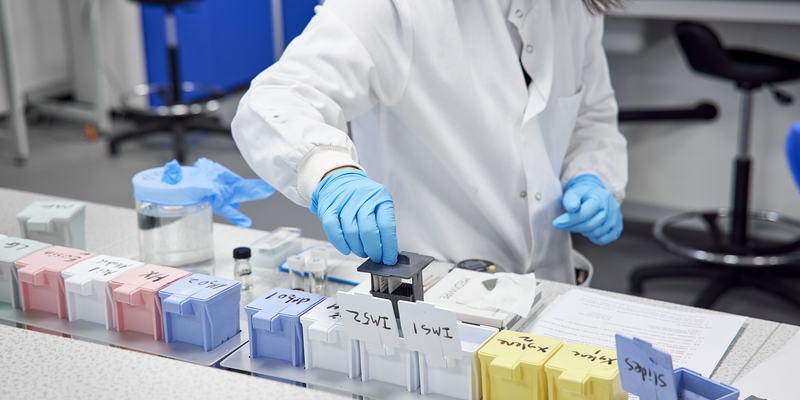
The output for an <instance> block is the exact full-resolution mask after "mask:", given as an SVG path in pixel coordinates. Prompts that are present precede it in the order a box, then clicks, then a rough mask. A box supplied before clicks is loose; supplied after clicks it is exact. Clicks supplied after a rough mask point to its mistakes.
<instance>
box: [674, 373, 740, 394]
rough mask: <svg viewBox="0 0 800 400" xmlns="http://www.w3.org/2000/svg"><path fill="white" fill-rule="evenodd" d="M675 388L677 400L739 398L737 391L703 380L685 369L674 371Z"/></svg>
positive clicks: (727, 386) (718, 383)
mask: <svg viewBox="0 0 800 400" xmlns="http://www.w3.org/2000/svg"><path fill="white" fill-rule="evenodd" d="M675 386H677V387H678V398H687V399H690V398H691V399H706V400H736V399H738V398H739V389H736V388H733V387H731V386H729V385H726V384H724V383H721V382H716V381H712V380H711V379H708V378H704V377H703V376H702V375H700V374H698V373H697V372H694V371H692V370H689V369H686V368H676V369H675ZM686 392H689V393H686Z"/></svg>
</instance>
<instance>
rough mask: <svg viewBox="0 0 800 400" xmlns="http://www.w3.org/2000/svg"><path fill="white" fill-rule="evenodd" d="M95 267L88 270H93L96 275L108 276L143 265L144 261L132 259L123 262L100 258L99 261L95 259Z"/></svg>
mask: <svg viewBox="0 0 800 400" xmlns="http://www.w3.org/2000/svg"><path fill="white" fill-rule="evenodd" d="M94 265H95V266H94V267H93V268H91V269H89V270H88V271H86V272H91V273H93V274H96V275H102V276H108V275H112V274H116V273H119V271H121V270H123V269H125V268H130V267H138V266H140V265H142V263H140V262H137V261H130V262H122V261H117V260H109V259H107V258H100V259H99V260H97V261H94Z"/></svg>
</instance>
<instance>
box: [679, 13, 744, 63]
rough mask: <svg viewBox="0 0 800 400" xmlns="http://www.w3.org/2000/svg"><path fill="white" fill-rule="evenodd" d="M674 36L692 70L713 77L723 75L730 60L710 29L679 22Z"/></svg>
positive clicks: (695, 24) (691, 23)
mask: <svg viewBox="0 0 800 400" xmlns="http://www.w3.org/2000/svg"><path fill="white" fill-rule="evenodd" d="M675 35H676V36H677V37H678V42H679V43H680V45H681V48H682V49H683V53H684V54H685V55H686V59H687V60H688V61H689V64H690V65H691V66H692V68H694V69H695V70H696V71H698V72H702V73H706V74H710V75H714V76H721V75H723V76H724V75H725V74H724V72H723V71H724V70H726V69H727V68H728V66H729V65H730V63H731V60H730V57H729V56H728V53H727V52H726V51H725V48H723V47H722V43H721V42H720V41H719V39H718V38H717V35H715V34H714V32H712V31H711V29H709V28H708V27H707V26H705V25H701V24H697V23H694V22H681V23H679V24H677V25H676V26H675Z"/></svg>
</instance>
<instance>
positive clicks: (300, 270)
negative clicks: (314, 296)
mask: <svg viewBox="0 0 800 400" xmlns="http://www.w3.org/2000/svg"><path fill="white" fill-rule="evenodd" d="M305 266H306V259H305V258H303V257H301V256H289V257H288V258H286V268H287V269H288V270H289V289H292V290H302V291H306V268H305Z"/></svg>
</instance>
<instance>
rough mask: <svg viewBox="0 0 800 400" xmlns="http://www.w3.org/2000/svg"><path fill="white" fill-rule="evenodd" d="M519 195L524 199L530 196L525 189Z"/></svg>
mask: <svg viewBox="0 0 800 400" xmlns="http://www.w3.org/2000/svg"><path fill="white" fill-rule="evenodd" d="M519 197H522V198H523V199H524V198H526V197H528V192H526V191H524V190H523V191H521V192H519Z"/></svg>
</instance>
